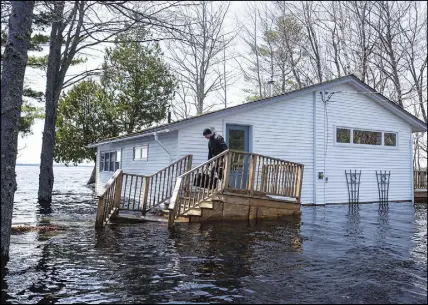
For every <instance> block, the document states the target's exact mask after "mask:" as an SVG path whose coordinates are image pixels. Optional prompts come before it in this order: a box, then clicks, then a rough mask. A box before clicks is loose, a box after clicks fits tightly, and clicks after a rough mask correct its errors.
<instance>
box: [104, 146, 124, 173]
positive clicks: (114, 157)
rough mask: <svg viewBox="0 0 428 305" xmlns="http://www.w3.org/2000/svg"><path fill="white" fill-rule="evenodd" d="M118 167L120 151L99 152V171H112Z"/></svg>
mask: <svg viewBox="0 0 428 305" xmlns="http://www.w3.org/2000/svg"><path fill="white" fill-rule="evenodd" d="M118 168H120V151H112V152H102V153H101V156H100V172H102V171H104V172H114V171H116V170H117V169H118Z"/></svg>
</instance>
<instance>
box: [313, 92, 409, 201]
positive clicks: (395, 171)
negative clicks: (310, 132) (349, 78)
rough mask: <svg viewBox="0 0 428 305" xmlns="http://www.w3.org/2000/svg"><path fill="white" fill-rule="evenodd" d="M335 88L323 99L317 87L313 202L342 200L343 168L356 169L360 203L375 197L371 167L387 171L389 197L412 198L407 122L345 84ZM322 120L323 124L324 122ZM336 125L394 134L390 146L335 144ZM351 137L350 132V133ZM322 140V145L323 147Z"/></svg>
mask: <svg viewBox="0 0 428 305" xmlns="http://www.w3.org/2000/svg"><path fill="white" fill-rule="evenodd" d="M333 90H335V91H345V93H336V94H334V95H333V96H332V98H331V103H329V104H327V113H326V112H325V109H324V104H323V102H322V100H321V98H320V95H319V92H317V95H316V98H317V103H316V105H317V118H316V122H317V131H316V133H317V150H316V157H317V169H316V172H317V173H318V172H324V176H325V177H327V180H326V179H317V180H316V184H317V203H318V204H320V203H321V204H322V203H342V202H343V203H345V202H348V190H347V184H346V177H345V170H348V171H349V170H357V171H359V170H361V185H360V198H359V201H360V202H365V201H376V200H378V188H377V181H376V170H378V171H379V170H382V171H385V170H386V171H391V180H390V186H389V200H390V201H394V200H412V170H413V169H412V167H411V166H410V162H411V160H412V154H411V149H410V145H411V140H412V138H411V137H412V131H411V127H410V125H409V124H407V123H406V122H405V121H404V120H402V119H400V118H399V117H397V116H396V115H394V114H393V113H391V112H390V111H388V110H386V109H385V108H383V107H382V106H380V105H379V104H378V103H376V102H374V101H373V100H371V99H370V97H369V96H365V95H363V94H352V93H349V92H352V91H355V90H354V89H353V87H351V86H349V85H340V86H335V87H334V88H329V91H333ZM327 122H328V126H327ZM336 127H341V128H342V127H343V128H345V127H352V128H355V129H359V130H370V131H384V132H393V133H395V134H396V139H397V144H396V146H383V145H361V144H360V145H357V144H345V143H336V138H335V137H336V134H335V128H336ZM351 136H352V134H351ZM325 144H326V146H324V145H325Z"/></svg>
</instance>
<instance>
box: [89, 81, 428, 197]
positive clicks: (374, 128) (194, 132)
mask: <svg viewBox="0 0 428 305" xmlns="http://www.w3.org/2000/svg"><path fill="white" fill-rule="evenodd" d="M206 127H212V128H214V129H215V132H216V133H218V134H221V135H223V136H224V138H225V139H226V142H227V143H228V144H229V139H230V138H234V139H235V140H234V145H235V147H230V148H232V149H239V150H245V151H249V152H254V153H259V154H263V155H267V156H271V157H276V158H280V159H284V160H288V161H292V162H297V163H302V164H304V166H305V168H304V176H303V185H302V203H303V204H312V203H314V204H330V203H346V202H348V199H349V198H348V185H347V181H346V175H345V170H348V171H349V170H353V171H354V170H357V171H358V172H359V171H360V170H361V181H360V188H359V191H360V194H359V202H376V201H378V186H377V179H376V171H377V170H378V171H379V170H383V171H384V170H386V171H390V173H391V176H390V187H389V201H412V200H413V162H412V158H413V149H412V143H413V141H412V133H413V132H425V131H426V130H427V127H426V125H425V123H424V122H422V121H421V120H419V119H418V118H416V117H415V116H413V115H412V114H410V113H408V112H406V111H405V110H403V109H402V108H400V107H398V106H397V105H396V104H395V103H393V102H392V101H390V100H388V99H387V98H385V97H384V96H383V95H381V94H380V93H377V92H376V91H375V90H374V89H372V88H371V87H369V86H368V85H366V84H365V83H363V82H362V81H360V80H359V79H358V78H357V77H355V76H354V75H348V76H345V77H341V78H338V79H335V80H332V81H328V82H324V83H320V84H317V85H313V86H309V87H306V88H303V89H301V90H296V91H292V92H289V93H286V94H283V95H278V96H274V97H270V98H265V99H263V100H259V101H255V102H249V103H245V104H242V105H238V106H234V107H230V108H226V109H223V110H218V111H214V112H211V113H207V114H203V115H200V116H196V117H192V118H189V119H185V120H181V121H177V122H174V123H170V124H166V125H162V126H158V127H155V128H151V129H147V130H145V131H142V132H138V133H133V134H128V135H124V136H120V137H117V138H111V139H105V140H103V141H100V142H98V143H94V144H91V145H90V146H91V147H97V173H96V188H97V190H98V191H99V190H101V189H102V187H103V185H104V184H105V183H106V182H107V180H108V179H109V178H110V177H111V176H112V174H113V172H114V170H115V169H117V168H122V169H123V171H124V172H126V173H133V174H143V175H149V174H152V173H154V172H155V171H158V170H160V169H162V168H164V167H166V166H167V165H168V164H170V163H171V162H173V161H174V160H177V159H179V158H181V157H183V156H185V155H188V154H192V155H193V166H197V165H199V164H201V163H203V162H205V161H206V160H207V156H208V145H207V140H206V139H205V138H204V137H203V136H202V131H203V129H204V128H206Z"/></svg>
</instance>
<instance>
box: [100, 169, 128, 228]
mask: <svg viewBox="0 0 428 305" xmlns="http://www.w3.org/2000/svg"><path fill="white" fill-rule="evenodd" d="M122 178H123V172H122V170H121V169H118V170H116V172H115V173H114V174H113V176H112V177H111V178H110V179H109V180H108V181H107V183H106V184H105V186H104V192H103V193H102V194H101V195H100V196H98V208H97V216H96V219H95V227H97V228H99V227H104V225H105V224H106V223H107V222H108V221H109V220H110V217H111V216H112V215H114V214H117V213H118V212H119V205H120V191H121V189H122Z"/></svg>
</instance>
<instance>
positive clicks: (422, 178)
mask: <svg viewBox="0 0 428 305" xmlns="http://www.w3.org/2000/svg"><path fill="white" fill-rule="evenodd" d="M413 179H414V187H415V189H426V188H427V171H426V170H425V171H423V170H414V172H413Z"/></svg>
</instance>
